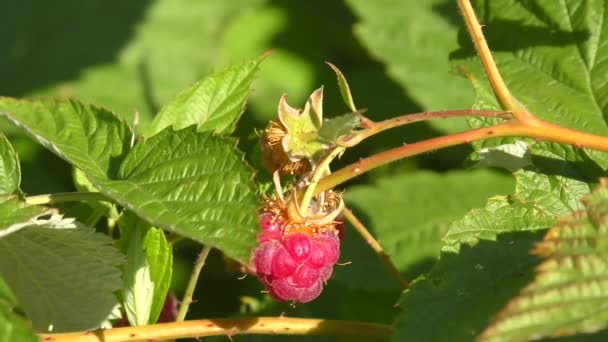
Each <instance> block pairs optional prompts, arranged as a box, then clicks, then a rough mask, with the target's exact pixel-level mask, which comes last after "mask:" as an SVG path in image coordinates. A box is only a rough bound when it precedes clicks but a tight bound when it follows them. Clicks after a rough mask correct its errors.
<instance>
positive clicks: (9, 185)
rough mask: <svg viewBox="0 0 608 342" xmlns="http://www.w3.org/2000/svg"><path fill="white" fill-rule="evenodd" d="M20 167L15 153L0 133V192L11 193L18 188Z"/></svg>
mask: <svg viewBox="0 0 608 342" xmlns="http://www.w3.org/2000/svg"><path fill="white" fill-rule="evenodd" d="M20 182H21V168H20V166H19V158H18V157H17V153H16V152H15V150H14V149H13V146H11V143H10V142H9V141H8V140H7V139H6V137H5V136H4V134H2V133H0V194H12V193H14V192H15V191H17V190H18V189H19V183H20Z"/></svg>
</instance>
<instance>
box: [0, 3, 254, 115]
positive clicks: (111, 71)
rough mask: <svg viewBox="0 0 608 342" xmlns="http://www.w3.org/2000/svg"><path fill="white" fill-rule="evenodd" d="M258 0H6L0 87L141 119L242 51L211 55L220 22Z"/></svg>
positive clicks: (222, 26) (225, 22) (220, 29)
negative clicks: (227, 55) (83, 101)
mask: <svg viewBox="0 0 608 342" xmlns="http://www.w3.org/2000/svg"><path fill="white" fill-rule="evenodd" d="M259 2H260V1H259V0H236V1H230V2H222V3H219V2H217V1H215V0H155V1H136V2H120V1H118V2H112V3H108V2H107V1H103V0H91V1H88V2H86V3H78V4H70V3H55V4H47V3H45V2H40V1H37V0H25V1H20V2H17V3H11V4H7V6H6V7H5V8H4V9H5V10H4V11H3V13H0V19H1V20H0V21H1V22H3V23H6V25H5V27H6V28H7V29H6V30H5V31H4V34H3V35H2V37H3V38H4V40H3V41H4V42H5V44H6V51H11V53H7V54H6V55H4V56H0V74H2V75H3V76H5V77H3V79H2V80H0V93H2V94H10V95H12V96H23V95H27V96H32V95H35V96H41V95H43V96H62V97H65V96H74V97H78V98H81V99H86V100H87V101H90V102H92V103H99V104H103V105H104V106H107V107H108V108H111V109H112V110H114V111H116V112H118V113H119V114H121V115H124V116H128V117H131V116H132V115H133V113H134V112H138V113H139V117H140V124H142V126H145V125H146V124H148V123H149V122H150V120H151V118H152V116H153V115H154V114H155V113H156V112H157V111H158V109H159V108H160V106H161V105H162V104H164V103H166V102H167V101H169V100H170V99H171V98H172V97H173V96H175V94H177V93H178V92H180V91H181V90H182V89H184V88H186V87H188V86H190V85H192V84H193V83H194V82H196V81H197V80H199V79H200V78H201V77H203V76H205V75H207V74H210V73H211V72H212V71H213V67H214V66H215V65H217V64H218V63H220V62H221V63H223V62H234V61H238V60H241V59H242V58H244V57H245V56H243V55H241V56H240V57H238V59H236V58H237V57H235V58H234V59H230V60H229V59H218V57H217V54H218V45H219V44H220V43H221V41H222V37H223V36H224V31H225V29H226V26H227V25H229V23H231V22H232V21H233V20H234V18H236V17H238V15H239V14H240V13H242V12H247V11H248V10H249V9H250V8H251V7H252V6H253V5H255V4H257V3H259ZM109 22H111V23H112V25H107V23H109ZM74 46H78V47H79V48H78V49H74ZM262 51H263V50H262ZM262 51H258V52H256V53H261V52H262ZM251 56H254V55H251Z"/></svg>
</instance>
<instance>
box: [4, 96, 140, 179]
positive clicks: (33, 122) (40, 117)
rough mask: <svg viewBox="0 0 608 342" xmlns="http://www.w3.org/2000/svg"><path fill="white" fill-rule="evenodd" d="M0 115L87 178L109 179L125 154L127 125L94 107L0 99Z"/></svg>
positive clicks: (71, 102) (76, 103)
mask: <svg viewBox="0 0 608 342" xmlns="http://www.w3.org/2000/svg"><path fill="white" fill-rule="evenodd" d="M0 116H4V117H6V118H7V119H8V120H9V121H11V122H12V123H13V124H15V125H16V126H18V127H19V128H21V129H23V130H24V131H25V132H27V133H29V134H30V135H31V136H32V137H33V138H35V139H36V140H37V141H38V142H39V143H41V144H42V145H44V146H45V147H46V148H48V149H49V150H51V151H53V152H54V153H56V154H57V155H59V156H60V157H62V158H63V159H65V160H67V161H68V162H70V163H71V164H73V165H74V166H76V167H78V168H80V169H81V170H83V171H84V172H85V173H86V174H87V175H89V176H95V177H103V178H105V177H112V176H113V175H115V173H116V171H117V170H118V165H119V163H120V161H121V160H122V159H123V158H124V156H125V154H126V152H128V147H129V138H130V136H129V128H128V126H127V125H126V124H125V123H124V122H123V121H122V120H121V119H119V118H118V117H116V116H115V115H114V114H113V113H111V112H108V111H107V110H104V109H101V108H98V107H95V106H90V105H85V104H82V103H80V102H77V101H71V100H70V101H55V100H38V101H27V100H15V99H11V98H2V97H0Z"/></svg>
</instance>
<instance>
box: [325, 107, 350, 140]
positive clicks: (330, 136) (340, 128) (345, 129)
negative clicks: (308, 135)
mask: <svg viewBox="0 0 608 342" xmlns="http://www.w3.org/2000/svg"><path fill="white" fill-rule="evenodd" d="M359 122H360V119H359V113H348V114H344V115H340V116H337V117H335V118H331V119H326V120H324V121H323V125H321V128H320V129H319V138H321V139H323V140H327V141H331V142H335V141H336V140H338V138H340V137H341V136H344V135H347V134H350V133H352V132H353V130H354V129H355V128H356V127H357V126H359Z"/></svg>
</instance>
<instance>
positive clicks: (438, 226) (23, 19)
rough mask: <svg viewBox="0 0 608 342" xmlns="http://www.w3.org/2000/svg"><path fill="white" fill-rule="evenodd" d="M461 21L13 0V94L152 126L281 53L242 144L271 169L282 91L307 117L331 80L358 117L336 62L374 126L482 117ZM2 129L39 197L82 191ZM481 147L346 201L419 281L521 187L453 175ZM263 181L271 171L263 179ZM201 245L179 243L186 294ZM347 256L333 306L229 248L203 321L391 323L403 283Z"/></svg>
mask: <svg viewBox="0 0 608 342" xmlns="http://www.w3.org/2000/svg"><path fill="white" fill-rule="evenodd" d="M461 26H462V25H461V21H460V18H459V15H458V11H457V9H456V5H455V3H454V1H451V0H428V1H418V0H375V1H368V0H344V1H321V0H312V1H285V0H267V1H264V0H232V1H217V0H138V1H119V0H82V1H69V0H57V1H52V2H51V1H43V0H21V1H16V0H12V1H11V0H8V1H3V2H2V3H1V4H0V40H1V41H2V46H3V53H0V96H12V97H39V96H53V97H60V98H61V97H75V98H78V99H80V100H82V101H85V102H89V103H95V104H98V105H102V106H104V107H107V108H109V109H111V110H112V111H114V112H116V113H117V114H118V115H120V116H122V117H124V118H126V119H127V120H128V121H133V118H134V115H135V113H138V116H139V129H140V130H141V128H143V127H145V126H146V125H147V124H149V123H150V121H151V119H152V118H153V116H154V113H156V112H157V111H158V110H159V108H160V107H162V105H163V104H164V103H166V102H167V101H168V100H169V99H170V98H171V97H172V96H174V95H175V94H177V93H178V92H179V91H181V90H182V89H184V88H186V87H188V86H189V85H191V84H192V83H194V82H195V81H197V80H199V79H201V78H203V77H205V76H206V75H208V74H210V73H211V72H213V71H215V70H218V69H220V68H222V67H223V66H227V65H230V64H232V63H236V62H241V61H243V60H246V59H250V58H254V57H256V56H259V55H260V54H262V53H264V52H265V51H268V50H272V51H273V53H272V55H271V56H270V57H268V58H267V60H266V61H265V62H264V63H263V64H262V67H261V70H260V71H259V73H258V76H257V80H256V81H255V83H254V87H253V90H252V93H251V97H250V101H249V104H248V107H247V109H246V111H245V113H244V114H243V116H242V118H241V121H240V122H239V125H238V128H237V131H236V133H235V135H236V136H237V137H238V138H239V146H240V147H241V148H242V149H243V150H244V151H245V152H246V153H247V156H248V158H249V159H250V162H251V163H252V164H253V165H254V166H257V165H258V161H257V156H258V151H257V135H256V134H255V130H256V129H258V130H259V129H262V128H263V127H264V126H265V125H266V123H267V121H268V120H269V119H271V118H273V117H274V116H275V115H276V106H277V103H278V99H279V97H280V96H281V95H282V94H287V96H288V102H289V103H290V104H291V105H292V106H294V107H301V106H303V104H304V102H305V100H306V98H307V97H308V95H309V94H310V93H311V92H312V91H313V90H314V89H316V88H318V87H319V86H321V85H325V103H324V106H325V116H326V117H331V116H334V115H338V114H342V113H344V112H346V110H347V109H346V107H345V106H344V105H343V104H342V102H341V100H340V97H339V93H338V90H337V87H336V85H335V83H336V82H335V75H334V74H333V72H332V71H331V70H330V69H329V68H328V67H327V66H326V65H325V64H324V63H323V62H324V61H330V62H332V63H334V64H335V65H337V66H338V67H339V68H341V69H342V71H343V73H344V74H345V75H346V76H347V78H348V80H349V82H350V86H351V89H352V92H353V95H354V98H355V102H356V103H357V105H358V106H359V107H362V108H368V112H367V115H368V116H369V117H370V118H372V119H374V120H380V119H383V118H387V117H391V116H394V115H398V114H405V113H412V112H418V111H422V110H442V109H459V108H467V107H470V106H471V104H472V103H473V92H472V90H471V89H470V86H469V85H468V84H467V82H466V81H465V80H464V79H462V78H460V77H459V76H457V75H456V74H457V72H455V70H457V66H454V65H451V64H450V62H449V60H448V55H449V53H450V52H451V51H454V50H456V49H457V48H458V42H457V36H458V31H459V28H460V27H461ZM466 127H467V126H466V123H465V122H464V121H463V120H459V119H449V120H442V121H440V122H432V123H419V124H415V125H411V126H407V127H404V128H402V129H398V130H395V132H389V133H386V134H384V135H381V136H379V137H375V138H373V139H370V141H366V142H365V143H364V144H362V145H361V146H358V147H357V148H356V149H354V150H353V151H348V152H347V153H346V154H345V156H344V157H343V158H342V159H341V160H340V161H339V162H338V164H342V165H344V164H347V163H350V162H353V161H356V160H358V159H359V158H360V157H362V156H366V155H369V154H371V153H374V152H376V151H381V150H384V149H387V148H390V147H394V146H398V145H400V144H403V143H411V142H414V141H417V140H420V139H424V138H429V137H433V136H437V135H441V134H445V133H449V132H455V131H459V130H463V129H466ZM2 129H3V130H4V131H5V132H7V135H8V136H9V139H10V140H11V142H12V143H13V145H14V146H15V148H16V150H17V151H18V153H19V156H20V159H21V163H22V169H23V182H22V188H23V190H24V191H25V192H26V193H28V194H30V195H33V194H41V193H49V192H60V191H72V190H74V185H73V184H74V182H73V179H72V170H71V169H70V167H69V166H68V165H67V164H66V163H64V162H63V161H61V160H60V159H59V158H57V157H55V156H54V155H52V154H51V153H50V152H48V151H46V150H45V149H43V148H41V147H40V146H38V145H37V144H36V143H34V142H33V141H30V140H29V139H27V138H25V137H22V136H19V135H18V134H16V133H15V131H14V130H11V129H10V127H8V125H6V124H5V123H2ZM471 151H472V149H471V148H470V147H468V146H461V147H457V148H450V149H446V150H442V151H438V152H435V153H432V154H427V155H423V156H419V157H416V158H411V159H408V160H405V161H402V162H399V163H395V164H393V165H391V166H388V167H384V168H381V169H379V170H376V171H374V172H371V173H369V174H368V175H365V176H362V177H360V178H359V179H357V180H355V181H353V182H351V183H350V184H349V186H351V187H349V190H348V191H347V192H346V198H347V200H348V204H347V205H350V206H351V207H352V208H353V210H354V211H355V214H357V215H358V216H360V218H361V219H362V220H363V221H364V222H365V223H367V224H368V225H369V227H368V228H369V229H370V230H371V231H372V232H373V233H374V234H375V235H376V236H377V237H378V238H379V240H380V242H381V243H382V244H383V245H384V246H385V248H386V249H387V251H388V252H389V253H390V254H391V256H392V257H393V259H394V260H395V263H396V264H397V265H398V267H399V268H400V270H401V271H402V272H403V273H404V275H406V276H407V277H408V279H410V280H411V279H414V278H415V277H416V276H418V275H420V274H423V273H425V272H427V271H428V270H429V269H430V267H431V266H432V265H433V263H434V261H435V260H436V259H437V256H438V255H439V248H440V246H441V236H442V234H443V233H444V232H445V227H446V225H447V224H448V223H449V222H451V221H452V220H455V219H458V218H460V217H462V216H463V215H464V214H465V213H466V212H467V211H468V210H470V209H471V208H474V207H479V206H482V205H483V203H484V201H485V199H486V198H487V197H488V196H491V195H495V194H507V193H509V192H510V191H511V189H512V187H513V181H512V179H511V177H510V175H508V174H502V173H499V172H498V171H496V170H483V171H479V170H478V171H475V172H469V171H466V172H462V171H454V170H455V169H462V165H463V160H464V159H465V158H466V156H467V155H468V154H469V153H470V152H471ZM337 167H339V165H337V166H336V168H337ZM256 168H257V167H256ZM258 177H259V178H260V179H263V178H264V177H266V175H265V174H264V172H263V171H261V170H260V171H259V173H258ZM199 248H200V247H199V246H197V245H195V244H194V243H190V242H187V241H182V242H180V243H178V244H177V245H176V248H175V250H176V260H175V273H174V274H175V278H174V282H173V291H174V293H176V295H177V296H178V297H179V296H181V292H182V291H183V288H184V286H185V282H186V280H187V277H188V275H189V272H190V269H191V266H192V260H193V259H194V256H195V255H196V253H197V252H198V250H199ZM341 261H342V262H344V263H345V264H347V263H349V262H351V261H352V263H350V264H348V265H344V266H339V267H337V269H336V270H335V276H334V279H332V281H330V282H329V284H328V285H327V287H326V289H325V291H324V293H323V294H322V295H321V297H320V298H319V299H318V300H316V301H315V302H313V303H311V304H307V305H297V306H295V307H291V306H289V305H287V304H278V303H273V302H272V301H270V300H269V299H268V298H266V297H265V296H264V295H263V294H261V293H260V290H261V286H260V285H259V283H258V281H257V279H254V278H253V277H247V278H245V279H237V277H239V276H240V274H239V272H238V268H236V267H233V266H231V265H230V263H227V262H225V260H224V259H223V258H222V256H221V255H220V253H218V252H217V251H214V252H213V253H212V254H211V256H210V259H209V262H208V265H207V266H206V267H205V269H204V270H203V274H202V278H201V280H200V282H199V286H198V291H197V293H196V295H195V298H196V299H197V302H196V303H195V304H193V305H192V306H191V313H190V315H189V317H190V318H196V317H224V316H231V315H239V314H256V315H257V314H264V315H269V314H277V315H278V314H280V313H285V314H286V315H289V316H304V317H308V316H310V317H325V318H334V319H356V320H366V321H378V322H385V323H389V322H392V320H393V318H394V315H395V313H396V312H397V311H398V309H397V308H395V307H394V305H395V303H396V302H397V300H398V297H399V294H400V290H399V288H398V285H397V284H396V282H395V281H394V280H393V279H391V278H390V276H389V274H388V273H387V272H386V271H385V269H384V267H383V265H382V264H381V263H380V262H379V261H378V259H377V258H376V256H375V255H374V254H373V253H372V252H371V251H370V250H369V248H368V247H367V246H366V245H365V243H364V242H363V241H362V239H361V238H360V237H359V236H358V235H357V234H356V233H355V232H354V231H352V229H349V230H348V231H347V232H346V238H345V240H344V242H343V252H342V259H341ZM249 338H251V339H256V338H255V337H248V338H247V339H249ZM243 339H244V338H243V337H240V338H239V340H243ZM257 339H263V340H267V339H269V338H268V337H266V336H265V337H258V338H257ZM273 339H282V338H281V337H274V338H273ZM295 339H296V340H304V339H305V338H295ZM330 340H332V339H330Z"/></svg>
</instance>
